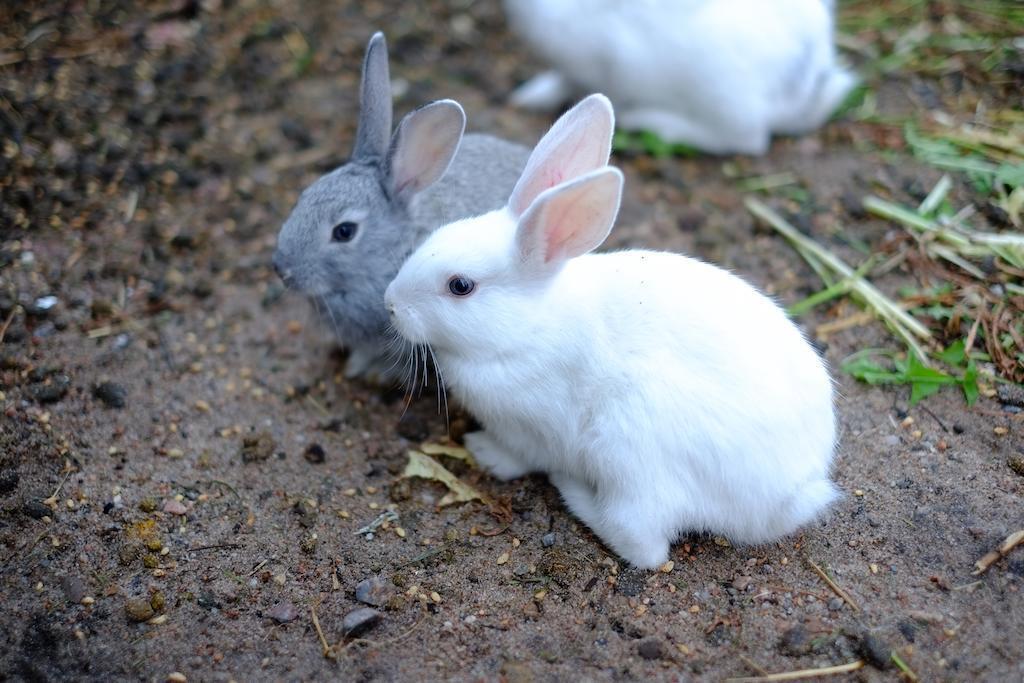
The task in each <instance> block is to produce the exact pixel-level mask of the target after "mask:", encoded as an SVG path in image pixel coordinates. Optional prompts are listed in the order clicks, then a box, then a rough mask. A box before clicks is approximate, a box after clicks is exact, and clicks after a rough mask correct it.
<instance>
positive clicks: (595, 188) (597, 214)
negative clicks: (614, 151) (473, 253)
mask: <svg viewBox="0 0 1024 683" xmlns="http://www.w3.org/2000/svg"><path fill="white" fill-rule="evenodd" d="M621 198H622V172H621V171H619V169H617V168H614V167H611V166H606V167H605V168H602V169H599V170H597V171H591V172H590V173H587V174H586V175H584V176H582V177H580V178H577V179H575V180H572V181H569V182H568V183H564V184H562V185H558V186H556V187H553V188H551V189H549V190H545V191H544V192H542V193H541V195H540V196H539V197H537V199H536V201H534V202H533V204H531V205H530V208H529V209H527V211H526V213H525V214H523V217H522V218H521V219H520V220H519V225H518V227H517V228H516V247H517V248H518V250H519V255H520V257H521V259H522V261H523V263H525V264H526V265H527V266H531V267H536V266H541V267H543V266H550V265H552V264H560V263H562V262H563V261H565V260H566V259H570V258H573V257H575V256H581V255H583V254H586V253H587V252H588V251H591V250H593V249H596V248H597V247H598V246H599V245H600V244H601V243H602V242H604V239H605V238H606V237H607V236H608V233H609V232H611V229H612V225H613V224H614V223H615V216H616V215H617V214H618V213H619V201H620V200H621Z"/></svg>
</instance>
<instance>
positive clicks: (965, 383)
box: [960, 358, 978, 406]
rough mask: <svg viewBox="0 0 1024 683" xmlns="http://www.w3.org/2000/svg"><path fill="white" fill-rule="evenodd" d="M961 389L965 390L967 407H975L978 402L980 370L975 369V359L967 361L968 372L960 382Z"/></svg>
mask: <svg viewBox="0 0 1024 683" xmlns="http://www.w3.org/2000/svg"><path fill="white" fill-rule="evenodd" d="M960 387H961V388H962V389H963V390H964V399H965V400H966V401H967V405H969V406H973V405H974V403H975V401H977V400H978V369H977V368H976V367H974V359H973V358H972V359H971V360H969V361H967V370H966V371H965V372H964V376H963V378H962V379H961V380H960Z"/></svg>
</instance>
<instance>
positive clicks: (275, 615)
mask: <svg viewBox="0 0 1024 683" xmlns="http://www.w3.org/2000/svg"><path fill="white" fill-rule="evenodd" d="M267 616H268V617H270V618H271V619H273V620H274V621H276V622H277V623H279V624H288V623H290V622H293V621H295V620H296V619H298V618H299V611H298V610H297V609H296V608H295V605H293V604H292V603H291V602H289V601H287V600H282V601H281V602H279V603H277V604H276V605H274V606H273V607H271V608H270V610H269V611H268V612H267Z"/></svg>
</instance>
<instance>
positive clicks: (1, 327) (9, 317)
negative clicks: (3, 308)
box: [0, 306, 21, 344]
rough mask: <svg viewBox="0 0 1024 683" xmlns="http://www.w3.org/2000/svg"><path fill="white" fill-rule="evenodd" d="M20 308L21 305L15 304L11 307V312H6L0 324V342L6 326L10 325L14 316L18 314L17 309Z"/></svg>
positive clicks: (5, 332) (0, 342)
mask: <svg viewBox="0 0 1024 683" xmlns="http://www.w3.org/2000/svg"><path fill="white" fill-rule="evenodd" d="M20 308H21V306H15V307H14V308H12V309H11V312H10V313H8V314H7V320H5V321H4V324H3V325H0V344H2V343H3V341H4V335H6V334H7V328H8V327H10V326H11V323H12V322H14V316H16V315H17V314H18V310H19V309H20Z"/></svg>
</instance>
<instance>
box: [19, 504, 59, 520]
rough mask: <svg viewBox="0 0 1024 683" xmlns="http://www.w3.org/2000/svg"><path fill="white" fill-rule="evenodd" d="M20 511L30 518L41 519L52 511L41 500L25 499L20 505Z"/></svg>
mask: <svg viewBox="0 0 1024 683" xmlns="http://www.w3.org/2000/svg"><path fill="white" fill-rule="evenodd" d="M21 511H22V512H23V513H25V514H26V515H28V516H29V517H31V518H32V519H42V518H43V517H48V516H50V515H51V514H52V513H53V511H52V510H50V508H48V507H47V506H46V505H43V502H42V501H41V500H26V501H25V502H24V504H22V506H21Z"/></svg>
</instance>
